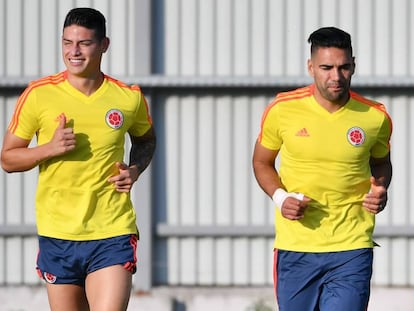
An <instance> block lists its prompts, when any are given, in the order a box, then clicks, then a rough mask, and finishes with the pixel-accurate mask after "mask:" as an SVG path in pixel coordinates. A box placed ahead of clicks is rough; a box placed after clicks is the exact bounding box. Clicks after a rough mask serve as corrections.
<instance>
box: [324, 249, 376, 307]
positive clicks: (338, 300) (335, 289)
mask: <svg viewBox="0 0 414 311" xmlns="http://www.w3.org/2000/svg"><path fill="white" fill-rule="evenodd" d="M333 256H335V257H334V258H332V262H336V263H337V265H336V267H335V268H334V269H332V270H331V271H330V272H329V273H327V275H326V280H325V282H324V286H323V290H322V293H321V298H320V309H321V310H335V311H348V310H355V311H365V310H366V309H367V306H368V300H369V296H370V283H371V275H372V260H373V254H372V249H360V250H354V251H347V252H338V253H337V254H333Z"/></svg>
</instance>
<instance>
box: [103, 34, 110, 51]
mask: <svg viewBox="0 0 414 311" xmlns="http://www.w3.org/2000/svg"><path fill="white" fill-rule="evenodd" d="M109 43H110V40H109V38H108V37H105V38H104V39H103V40H102V53H105V52H106V51H107V50H108V48H109Z"/></svg>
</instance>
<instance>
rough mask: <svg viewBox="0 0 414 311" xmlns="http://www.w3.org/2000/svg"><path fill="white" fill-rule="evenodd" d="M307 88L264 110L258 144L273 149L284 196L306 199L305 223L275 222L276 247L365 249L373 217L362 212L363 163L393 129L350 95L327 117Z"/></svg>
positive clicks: (380, 151) (381, 152)
mask: <svg viewBox="0 0 414 311" xmlns="http://www.w3.org/2000/svg"><path fill="white" fill-rule="evenodd" d="M313 90H314V85H311V86H308V87H305V88H300V89H297V90H294V91H290V92H284V93H280V94H279V95H277V96H276V98H275V100H274V101H273V102H272V103H271V104H270V105H269V106H268V107H267V109H266V111H265V113H264V115H263V119H262V126H261V132H260V134H259V138H258V139H259V142H260V143H261V144H262V145H263V146H264V147H265V148H267V149H270V150H280V151H279V156H280V167H279V169H278V172H279V175H280V178H281V181H282V183H283V185H284V186H285V187H286V190H287V191H288V192H301V193H303V194H305V195H306V196H308V197H309V198H311V199H312V201H311V203H310V204H309V207H308V208H307V210H306V211H305V215H304V218H303V219H301V220H297V221H292V220H288V219H286V218H284V217H283V216H282V214H281V213H280V211H279V209H277V210H276V215H275V229H276V238H275V248H278V249H283V250H291V251H300V252H331V251H341V250H352V249H358V248H366V247H372V246H373V241H372V232H373V229H374V223H375V217H374V215H373V214H371V213H369V212H368V211H366V210H365V208H364V207H363V206H362V202H363V199H364V196H365V195H366V194H367V193H368V191H369V189H370V181H369V178H370V176H371V173H370V166H369V159H370V157H371V156H372V157H376V158H381V157H384V156H386V155H387V154H388V152H389V141H390V136H391V131H392V123H391V119H390V117H389V115H388V114H387V113H386V111H385V108H384V106H383V105H382V104H379V103H376V102H373V101H370V100H368V99H366V98H363V97H362V96H360V95H358V94H356V93H354V92H351V97H350V100H349V101H348V103H347V104H346V105H345V106H344V107H342V108H341V109H340V110H338V111H336V112H335V113H329V112H328V111H327V110H325V109H324V108H323V107H322V106H320V105H319V104H318V103H317V102H316V100H315V98H314V96H313Z"/></svg>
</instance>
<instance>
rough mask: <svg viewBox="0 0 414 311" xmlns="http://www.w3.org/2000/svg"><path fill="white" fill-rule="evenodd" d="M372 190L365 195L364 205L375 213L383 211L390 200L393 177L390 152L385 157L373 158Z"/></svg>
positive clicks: (371, 162) (371, 165)
mask: <svg viewBox="0 0 414 311" xmlns="http://www.w3.org/2000/svg"><path fill="white" fill-rule="evenodd" d="M370 167H371V174H372V177H371V190H370V192H369V193H368V194H367V195H366V196H365V199H364V202H363V205H364V207H365V208H366V209H367V210H368V211H369V212H371V213H373V214H378V213H379V212H381V211H382V210H383V209H384V207H385V205H386V204H387V201H388V193H387V189H388V187H389V185H390V183H391V178H392V164H391V156H390V153H388V154H387V155H386V156H385V157H384V158H379V159H378V158H371V160H370Z"/></svg>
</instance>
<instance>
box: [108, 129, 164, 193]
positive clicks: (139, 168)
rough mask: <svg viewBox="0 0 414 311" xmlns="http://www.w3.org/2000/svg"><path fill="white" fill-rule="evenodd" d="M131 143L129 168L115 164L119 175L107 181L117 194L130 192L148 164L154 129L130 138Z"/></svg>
mask: <svg viewBox="0 0 414 311" xmlns="http://www.w3.org/2000/svg"><path fill="white" fill-rule="evenodd" d="M131 143H132V146H131V151H130V154H129V166H128V165H127V164H125V163H119V162H118V163H116V166H117V167H118V169H119V174H118V175H116V176H112V177H110V178H109V179H108V181H109V182H110V183H113V184H114V186H115V188H116V190H117V191H118V192H129V191H131V188H132V185H133V184H134V183H135V182H136V181H137V180H138V177H139V175H140V174H141V173H142V172H143V171H144V170H145V169H146V168H147V167H148V165H149V164H150V162H151V159H152V156H153V155H154V151H155V143H156V139H155V132H154V129H153V128H152V127H151V128H150V129H149V130H148V131H147V132H146V133H145V134H144V135H142V136H139V137H136V136H131Z"/></svg>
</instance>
